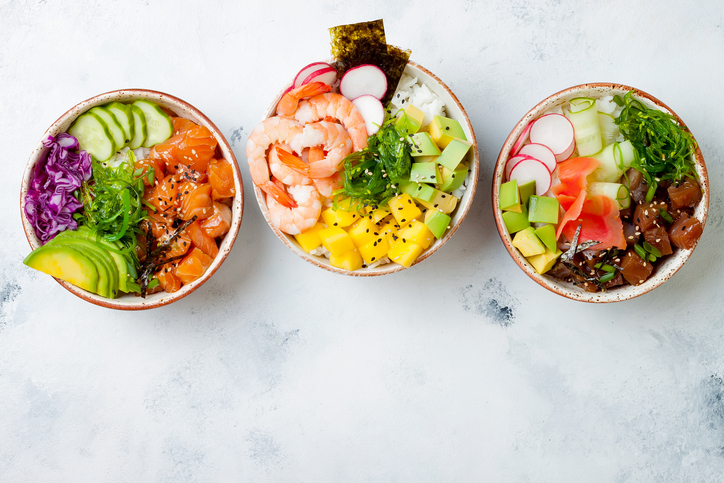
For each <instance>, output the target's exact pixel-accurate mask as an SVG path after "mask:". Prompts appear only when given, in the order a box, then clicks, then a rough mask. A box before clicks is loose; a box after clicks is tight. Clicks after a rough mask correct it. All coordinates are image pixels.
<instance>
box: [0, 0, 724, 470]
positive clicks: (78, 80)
mask: <svg viewBox="0 0 724 483" xmlns="http://www.w3.org/2000/svg"><path fill="white" fill-rule="evenodd" d="M345 4H346V2H345ZM201 5H203V6H201ZM341 5H342V2H333V1H324V2H318V3H306V4H305V3H302V2H291V1H270V2H231V1H218V0H217V1H211V2H191V1H170V0H168V1H128V2H113V3H111V2H100V1H74V2H73V1H72V2H68V1H63V2H61V1H52V0H48V1H26V0H0V86H1V87H2V95H1V96H0V114H2V118H3V121H2V123H1V124H0V145H2V146H3V147H4V153H3V156H2V166H3V168H4V173H5V174H4V176H2V177H0V201H1V202H2V207H3V210H2V211H1V212H0V222H1V224H2V226H3V227H4V228H3V234H4V239H5V243H4V249H3V250H2V252H1V253H0V481H3V482H5V481H7V482H25V481H28V482H37V481H54V482H63V481H69V482H70V481H134V482H140V481H149V482H151V481H153V482H156V481H163V482H165V481H169V482H170V481H173V482H179V481H189V482H191V481H203V482H206V481H320V482H322V481H414V482H417V481H435V482H437V481H492V482H498V481H501V482H507V481H511V482H518V481H520V482H525V481H555V482H559V481H589V482H599V481H600V482H615V481H621V482H624V481H630V482H639V481H691V482H699V481H701V482H709V481H722V480H723V479H724V476H722V475H723V474H724V400H723V399H724V344H723V342H724V326H723V324H722V322H723V321H724V315H723V309H724V301H723V300H722V296H721V282H720V279H721V273H722V270H723V269H724V263H723V262H722V257H721V256H720V249H721V243H720V240H721V237H722V235H723V233H722V196H721V194H720V190H721V188H722V181H723V177H724V170H723V169H722V163H721V158H722V156H723V155H724V141H723V140H722V139H723V138H722V125H723V119H724V118H723V117H722V109H721V106H722V105H724V94H723V93H722V89H721V79H722V77H723V76H724V60H723V59H724V31H723V30H722V21H723V20H724V19H723V16H724V15H723V12H724V10H723V9H722V5H721V4H720V2H707V1H697V2H680V1H675V0H663V1H659V2H630V1H612V2H579V1H575V0H559V1H548V2H542V1H541V2H538V1H533V2H531V1H521V0H491V1H486V2H475V1H470V0H468V1H460V2H457V1H454V2H446V3H444V2H433V1H427V2H386V1H381V0H373V1H368V2H361V3H359V4H357V5H354V6H348V5H345V6H341ZM380 17H382V18H384V19H385V25H386V30H387V36H388V40H389V42H390V43H393V44H396V45H399V46H403V47H406V48H409V49H411V50H412V52H413V54H412V59H413V60H415V61H416V62H418V63H420V64H422V65H423V66H425V67H427V68H429V69H430V70H432V71H433V72H435V73H437V74H438V75H439V76H440V77H441V78H442V79H443V80H444V81H445V82H446V83H447V84H448V85H449V86H450V87H451V88H452V89H453V90H454V91H455V92H456V94H457V95H458V97H459V99H460V100H461V102H462V103H463V104H464V106H465V107H466V109H467V111H468V114H469V115H470V116H471V118H472V121H473V125H474V127H475V130H476V134H477V137H478V141H479V144H480V153H481V178H480V183H479V188H478V193H477V196H476V199H475V203H474V208H473V209H472V211H471V212H470V214H469V215H468V218H467V219H466V220H465V223H464V224H463V226H462V228H461V229H460V230H459V231H458V232H457V234H456V235H455V237H454V238H453V239H452V241H451V242H450V243H449V244H448V245H446V246H445V247H444V248H443V249H442V250H440V251H439V252H438V253H437V254H435V255H434V256H433V257H431V258H430V259H429V260H427V261H425V262H423V263H422V264H420V265H419V266H416V267H413V268H412V269H410V270H407V271H404V272H401V273H397V274H393V275H388V276H386V277H382V278H377V279H367V280H365V279H355V278H351V277H344V276H339V275H334V274H331V273H328V272H325V271H322V270H320V269H317V268H315V267H313V266H312V265H310V264H308V263H306V262H304V261H302V260H301V259H299V258H297V257H296V256H295V255H294V254H292V253H291V252H290V251H289V250H287V249H286V248H285V247H284V246H283V244H282V243H281V242H280V241H279V240H278V239H276V238H275V236H274V235H273V233H272V232H271V230H269V228H268V227H267V225H266V224H265V222H264V220H263V218H262V217H261V214H260V212H259V210H258V208H257V206H256V203H255V200H254V198H253V196H251V180H250V178H249V176H248V169H247V168H246V163H245V157H244V146H245V141H246V136H247V134H248V133H249V131H250V130H251V129H252V127H253V126H254V125H255V124H256V123H257V121H258V120H259V118H260V117H261V115H262V113H263V112H264V109H265V108H266V107H267V104H268V103H269V101H270V99H271V98H272V97H273V95H274V94H275V93H276V92H277V91H278V89H279V88H280V85H281V83H282V82H283V81H284V80H285V79H287V78H289V77H291V76H293V75H294V73H296V71H297V69H298V68H299V67H301V66H302V65H304V64H306V63H309V62H312V61H316V60H319V59H324V58H326V57H327V56H328V55H329V45H328V34H327V30H326V29H327V28H328V27H331V26H334V25H338V24H342V23H350V22H356V21H363V20H371V19H375V18H380ZM590 81H611V82H620V83H624V84H629V85H633V86H636V87H639V88H641V89H643V90H645V91H648V92H649V93H651V94H653V95H655V96H657V97H659V98H660V99H662V100H663V101H664V102H666V103H667V104H668V105H669V106H670V107H672V108H673V109H674V110H675V111H677V112H678V113H679V114H680V115H681V117H682V118H683V119H684V120H685V121H686V123H687V124H688V125H689V127H690V128H691V130H692V131H693V133H694V135H695V136H696V137H697V139H698V141H699V143H700V145H701V150H702V152H703V153H704V156H705V159H706V161H707V163H708V168H709V174H710V176H711V185H712V188H713V193H714V194H713V196H712V203H711V212H710V218H709V222H708V224H707V227H706V230H705V232H704V236H703V238H702V240H701V243H700V244H699V247H698V248H697V249H696V251H695V252H694V254H693V256H692V258H691V259H690V260H689V262H688V263H687V264H686V266H685V267H684V268H683V269H682V270H681V271H680V272H679V273H678V274H676V275H675V276H674V278H673V279H672V280H671V281H670V282H668V283H667V284H666V285H665V286H663V287H661V288H659V289H657V290H655V291H654V292H653V293H650V294H648V295H645V296H642V297H640V298H638V299H635V300H632V301H628V302H624V303H619V304H613V305H603V306H594V305H586V304H582V303H577V302H572V301H568V300H564V299H562V298H560V297H557V296H555V295H553V294H551V293H549V292H547V291H545V290H544V289H542V288H540V287H539V286H538V285H536V284H535V283H534V282H532V281H531V280H529V279H528V278H527V277H526V276H524V275H523V274H522V272H520V270H518V269H517V267H516V265H515V264H514V263H513V261H512V260H511V259H510V257H509V256H508V254H507V252H506V251H505V250H504V248H503V245H502V244H501V243H500V240H499V238H498V235H497V233H496V232H495V229H494V224H493V219H492V214H491V207H490V176H491V173H492V167H493V163H494V161H495V159H496V157H497V154H498V150H499V149H500V146H501V145H502V143H503V141H504V139H505V137H506V136H507V133H508V132H509V130H510V129H511V128H512V127H513V125H514V124H515V123H516V122H517V121H518V119H519V118H520V117H521V116H522V115H523V114H524V113H525V112H526V111H527V110H528V109H529V108H530V107H532V106H533V105H534V104H535V103H536V102H538V101H539V100H540V99H542V98H544V97H546V96H548V95H549V94H552V93H553V92H556V91H558V90H560V89H563V88H565V87H569V86H571V85H575V84H579V83H584V82H590ZM125 87H143V88H150V89H156V90H161V91H165V92H168V93H171V94H174V95H176V96H178V97H181V98H182V99H185V100H187V101H188V102H190V103H191V104H193V105H195V106H196V107H198V108H200V109H201V110H203V111H204V112H205V113H206V114H207V115H208V116H209V117H210V118H211V119H212V120H214V122H215V123H216V124H217V125H218V126H219V127H220V128H221V130H222V131H223V132H224V133H225V134H226V136H227V138H228V139H229V140H230V141H231V142H232V143H233V147H234V150H235V151H236V154H237V157H238V159H239V162H240V165H241V166H242V172H243V174H244V177H245V179H244V181H245V188H246V189H247V196H246V202H247V205H246V210H245V214H244V222H243V225H242V229H241V233H240V235H239V238H238V240H237V242H236V245H235V247H234V249H233V251H232V253H231V256H230V257H229V258H228V259H227V261H226V262H225V264H224V265H223V266H222V267H221V269H220V270H219V271H218V272H217V274H216V275H215V276H214V277H213V278H212V279H211V281H209V282H208V283H207V284H206V285H205V286H203V287H202V288H201V289H199V290H198V291H197V292H195V293H194V294H192V295H191V296H189V297H187V298H185V299H183V300H181V301H180V302H178V303H175V304H173V305H172V306H170V307H166V308H162V309H157V310H152V311H147V312H144V313H123V312H116V311H109V310H106V309H102V308H99V307H96V306H92V305H89V304H87V303H84V302H82V301H81V300H80V299H78V298H75V297H74V296H72V295H71V294H70V293H68V292H66V291H65V290H64V289H63V288H62V287H60V286H59V285H58V284H57V283H55V282H54V281H53V280H52V279H50V278H49V277H47V276H43V275H41V274H38V273H35V272H33V271H31V270H30V269H28V268H26V267H25V266H24V265H22V263H21V261H22V259H23V258H24V257H25V255H26V254H27V253H28V244H27V242H26V240H25V238H24V235H23V233H22V228H21V223H20V215H19V210H18V197H19V188H20V179H21V174H22V171H23V168H24V165H25V162H26V160H27V158H28V156H29V154H30V151H31V150H32V149H33V147H34V146H35V143H37V142H38V140H39V139H40V136H41V135H42V133H43V131H44V130H45V129H46V128H47V127H48V126H49V125H50V123H52V122H53V121H54V120H55V119H56V118H57V117H58V116H59V115H60V114H62V113H63V112H65V111H66V110H67V109H69V108H70V107H71V106H73V105H74V104H75V103H77V102H79V101H81V100H83V99H86V98H88V97H91V96H92V95H95V94H98V93H101V92H106V91H109V90H113V89H118V88H125Z"/></svg>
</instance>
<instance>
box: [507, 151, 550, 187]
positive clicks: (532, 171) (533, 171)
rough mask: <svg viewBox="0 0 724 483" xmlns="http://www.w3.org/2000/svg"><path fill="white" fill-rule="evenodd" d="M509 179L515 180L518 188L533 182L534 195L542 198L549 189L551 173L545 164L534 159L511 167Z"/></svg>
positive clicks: (525, 160)
mask: <svg viewBox="0 0 724 483" xmlns="http://www.w3.org/2000/svg"><path fill="white" fill-rule="evenodd" d="M510 179H517V180H518V186H521V185H524V184H526V183H528V182H529V181H535V194H536V195H538V196H543V195H544V194H545V193H546V191H548V190H549V189H551V182H552V177H551V172H550V171H548V168H546V165H545V164H543V163H542V162H541V161H538V160H537V159H535V158H528V159H524V160H523V161H521V162H520V163H518V164H516V165H515V166H513V169H512V170H511V171H510Z"/></svg>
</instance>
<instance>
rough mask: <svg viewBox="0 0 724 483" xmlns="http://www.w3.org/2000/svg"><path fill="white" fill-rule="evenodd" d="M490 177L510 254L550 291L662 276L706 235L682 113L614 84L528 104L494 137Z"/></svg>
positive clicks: (582, 297)
mask: <svg viewBox="0 0 724 483" xmlns="http://www.w3.org/2000/svg"><path fill="white" fill-rule="evenodd" d="M640 126H646V127H647V128H649V131H648V133H649V134H645V133H644V131H643V130H642V129H641V128H640ZM659 133H664V134H665V136H664V135H659ZM671 140H675V142H674V141H671ZM541 145H542V146H541ZM652 159H653V160H655V161H651V160H652ZM658 160H661V161H660V162H659V161H658ZM492 184H493V186H492V203H493V212H494V217H495V222H496V225H497V228H498V232H499V235H500V238H501V240H502V241H503V244H504V245H505V247H506V249H507V251H508V253H509V254H510V256H511V257H512V259H513V261H514V262H515V263H516V264H517V265H518V266H519V267H520V268H521V270H523V272H524V273H525V274H526V275H528V276H529V277H530V278H531V279H533V280H534V281H535V282H536V283H538V284H539V285H541V286H542V287H544V288H546V289H547V290H550V291H551V292H553V293H556V294H558V295H561V296H564V297H567V298H569V299H572V300H577V301H583V302H592V303H606V302H618V301H623V300H628V299H631V298H634V297H638V296H640V295H643V294H645V293H648V292H650V291H651V290H653V289H655V288H656V287H659V286H660V285H662V284H663V283H664V282H666V281H667V280H669V279H670V278H671V277H672V276H673V275H674V274H675V273H676V272H677V271H678V270H679V269H680V268H681V267H682V266H683V265H684V263H685V262H686V261H687V260H688V259H689V257H690V256H691V254H692V252H693V250H694V248H695V247H696V245H697V243H698V240H699V239H700V237H701V234H702V233H703V229H704V226H705V224H706V219H707V214H708V208H709V197H710V194H709V178H708V175H707V170H706V165H705V163H704V159H703V156H702V154H701V150H700V149H699V147H698V145H697V143H696V140H695V139H694V137H693V135H692V134H691V132H690V131H689V129H688V128H687V126H686V124H685V123H684V122H683V120H682V119H681V118H680V117H679V116H678V115H677V114H676V113H675V112H674V111H672V110H671V109H670V108H669V107H668V106H666V105H665V104H664V103H663V102H661V101H660V100H658V99H657V98H655V97H654V96H652V95H650V94H648V93H646V92H644V91H641V90H639V89H636V88H632V87H629V86H625V85H621V84H613V83H591V84H583V85H578V86H574V87H570V88H568V89H565V90H562V91H560V92H558V93H556V94H553V95H551V96H550V97H548V98H546V99H544V100H543V101H541V102H540V103H539V104H537V105H536V106H535V107H533V108H532V109H531V110H530V111H528V113H526V114H525V116H523V118H522V119H521V120H520V121H519V122H518V124H517V125H516V126H515V128H514V129H513V131H512V132H511V133H510V135H509V136H508V138H507V139H506V141H505V143H504V144H503V147H502V149H501V151H500V155H499V156H498V160H497V163H496V166H495V171H494V176H493V183H492Z"/></svg>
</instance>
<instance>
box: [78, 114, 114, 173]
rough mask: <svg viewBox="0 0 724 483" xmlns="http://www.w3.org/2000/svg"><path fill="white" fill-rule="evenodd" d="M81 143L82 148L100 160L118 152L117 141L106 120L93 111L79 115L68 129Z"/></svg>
mask: <svg viewBox="0 0 724 483" xmlns="http://www.w3.org/2000/svg"><path fill="white" fill-rule="evenodd" d="M68 134H70V135H71V136H74V137H75V138H76V139H77V140H78V143H79V144H80V149H82V150H84V151H87V152H88V154H90V155H91V156H93V157H94V158H96V159H97V160H98V161H105V160H106V159H108V158H110V157H111V156H113V155H114V154H116V143H115V141H114V140H113V136H112V135H111V133H110V131H109V130H108V125H107V124H106V122H105V121H104V120H103V119H101V118H100V116H97V115H96V114H95V113H93V112H90V111H89V112H86V113H85V114H83V115H81V116H80V117H78V119H76V120H75V122H74V123H73V125H72V126H71V127H70V129H68Z"/></svg>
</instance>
